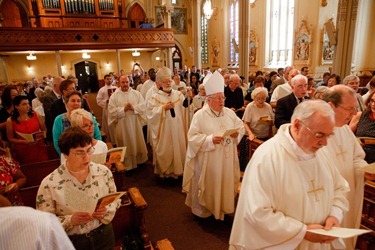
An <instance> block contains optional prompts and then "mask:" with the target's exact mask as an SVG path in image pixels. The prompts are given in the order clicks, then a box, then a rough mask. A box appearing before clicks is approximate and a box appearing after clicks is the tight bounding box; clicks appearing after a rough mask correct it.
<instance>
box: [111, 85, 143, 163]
mask: <svg viewBox="0 0 375 250" xmlns="http://www.w3.org/2000/svg"><path fill="white" fill-rule="evenodd" d="M127 103H130V104H131V105H133V108H134V110H128V111H126V112H125V110H124V107H125V104H127ZM108 114H109V117H108V118H109V121H108V124H109V126H110V127H114V128H115V131H114V135H115V141H116V144H117V146H119V147H122V146H125V147H126V155H125V161H124V163H125V167H126V169H134V168H136V167H137V164H141V163H144V162H146V161H147V159H148V155H147V148H146V143H145V141H144V137H143V132H142V127H143V125H144V124H145V122H146V117H145V109H144V100H143V97H142V95H141V94H140V93H139V92H138V91H136V90H133V89H130V88H129V91H127V92H123V91H122V90H121V89H117V90H116V92H115V93H113V94H112V95H111V97H110V98H109V103H108Z"/></svg>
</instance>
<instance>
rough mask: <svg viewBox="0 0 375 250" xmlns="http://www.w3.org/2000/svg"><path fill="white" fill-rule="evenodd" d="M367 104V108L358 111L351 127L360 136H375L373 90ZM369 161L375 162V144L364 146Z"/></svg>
mask: <svg viewBox="0 0 375 250" xmlns="http://www.w3.org/2000/svg"><path fill="white" fill-rule="evenodd" d="M365 105H366V107H367V109H366V110H365V111H363V112H358V113H357V115H356V116H354V117H353V119H352V120H351V121H350V124H349V126H350V128H351V129H352V131H353V132H354V133H355V135H356V136H358V137H372V138H375V92H372V93H371V94H370V95H369V97H368V98H367V100H366V102H365ZM363 149H364V151H365V153H366V157H365V160H366V161H367V162H368V163H373V162H375V145H370V144H365V145H364V147H363Z"/></svg>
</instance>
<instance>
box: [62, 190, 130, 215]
mask: <svg viewBox="0 0 375 250" xmlns="http://www.w3.org/2000/svg"><path fill="white" fill-rule="evenodd" d="M64 194H65V202H66V204H67V205H68V206H69V207H71V208H72V209H74V210H75V211H77V212H88V213H93V212H95V210H97V209H98V208H102V207H105V206H107V205H108V204H110V203H112V202H116V201H117V200H118V199H120V198H121V196H123V195H124V194H125V192H116V193H111V194H108V195H105V196H103V197H100V198H99V199H94V198H93V197H91V196H89V195H87V193H86V192H84V191H77V189H75V188H73V187H70V186H69V185H67V186H66V187H65V190H64Z"/></svg>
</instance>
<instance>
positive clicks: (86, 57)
mask: <svg viewBox="0 0 375 250" xmlns="http://www.w3.org/2000/svg"><path fill="white" fill-rule="evenodd" d="M82 58H83V59H90V58H91V55H89V54H88V53H87V52H83V53H82Z"/></svg>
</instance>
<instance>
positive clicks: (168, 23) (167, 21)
mask: <svg viewBox="0 0 375 250" xmlns="http://www.w3.org/2000/svg"><path fill="white" fill-rule="evenodd" d="M173 9H174V8H173V5H172V2H171V0H166V2H165V5H164V6H163V15H164V28H167V29H171V28H172V18H171V16H172V11H173ZM164 64H165V66H166V67H168V68H170V69H171V70H172V69H173V60H172V48H167V49H166V58H165V62H164Z"/></svg>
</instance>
